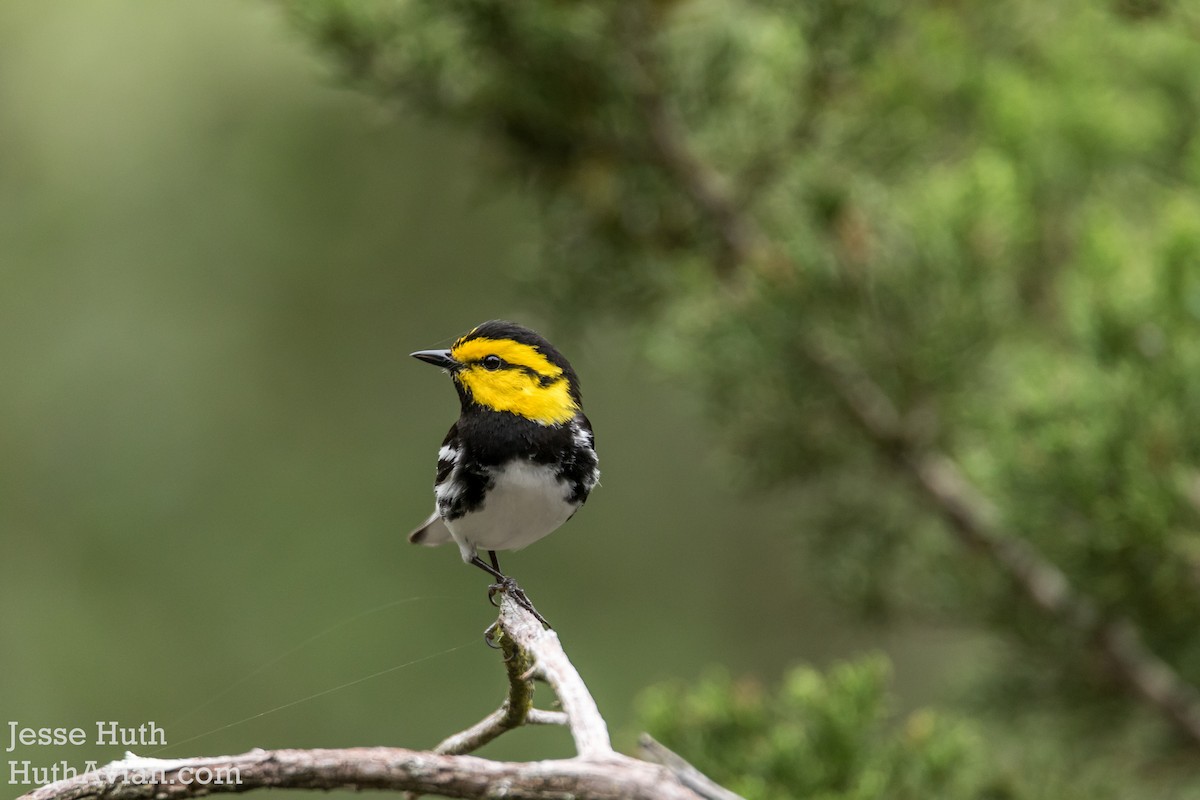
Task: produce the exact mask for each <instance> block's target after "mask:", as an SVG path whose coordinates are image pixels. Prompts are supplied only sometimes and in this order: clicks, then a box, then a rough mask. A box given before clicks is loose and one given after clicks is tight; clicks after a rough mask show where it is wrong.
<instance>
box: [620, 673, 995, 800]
mask: <svg viewBox="0 0 1200 800" xmlns="http://www.w3.org/2000/svg"><path fill="white" fill-rule="evenodd" d="M888 677H889V669H888V665H887V662H886V661H885V660H884V659H882V658H865V659H861V660H859V661H855V662H849V663H844V664H839V665H836V666H834V667H832V668H831V669H830V670H828V672H825V673H822V672H818V671H817V670H814V669H811V668H809V667H801V668H797V669H795V670H793V671H792V672H791V673H790V674H788V675H787V676H786V677H785V678H784V680H783V682H782V685H780V686H779V688H778V689H776V690H772V691H768V690H766V689H764V688H763V687H762V686H760V685H758V684H756V683H752V682H749V681H739V682H734V681H733V680H731V679H730V678H729V676H728V675H727V674H726V673H724V672H713V673H711V674H709V675H707V676H706V677H704V678H703V679H701V680H700V681H699V682H698V683H697V684H696V685H695V686H692V687H682V686H660V687H655V688H652V689H650V690H647V691H646V692H645V694H644V695H643V696H642V698H641V703H640V705H641V715H642V723H643V724H644V726H645V727H646V730H648V731H649V732H650V734H651V735H652V736H654V737H655V738H657V739H658V740H659V741H661V742H662V743H663V744H665V745H666V746H667V747H670V748H671V749H673V750H676V751H677V752H680V753H686V754H687V755H688V758H689V760H691V761H692V763H693V764H694V765H695V766H696V767H697V768H699V769H700V770H701V771H702V772H704V773H705V774H707V775H710V776H711V777H713V779H714V780H717V781H718V782H719V783H721V784H722V785H724V786H727V787H729V788H730V789H732V790H733V791H736V792H738V793H739V794H741V795H743V796H745V797H748V798H760V799H761V800H769V799H770V798H780V800H783V799H784V798H796V797H805V798H819V800H872V798H880V800H882V799H883V798H894V799H895V800H906V799H907V798H911V799H912V800H918V799H919V798H927V797H938V798H945V800H958V798H973V799H975V800H983V798H987V799H988V800H1004V799H1005V798H1015V797H1017V796H1018V794H1017V789H1016V788H1015V787H1014V786H1013V785H1012V783H1011V781H1009V780H1008V779H1007V778H1005V777H1003V776H1001V775H999V774H998V773H996V772H995V770H994V768H993V767H991V766H990V765H989V763H988V758H987V752H986V748H985V746H984V741H983V739H982V738H981V737H980V735H979V733H978V732H977V731H975V730H974V729H972V728H971V726H970V725H969V724H967V723H965V722H962V721H959V720H955V719H951V718H949V717H946V716H944V715H942V714H938V713H935V712H933V711H930V710H918V711H914V712H912V713H910V714H908V715H906V716H905V717H904V718H903V719H901V720H892V719H890V715H889V710H888V700H887V679H888Z"/></svg>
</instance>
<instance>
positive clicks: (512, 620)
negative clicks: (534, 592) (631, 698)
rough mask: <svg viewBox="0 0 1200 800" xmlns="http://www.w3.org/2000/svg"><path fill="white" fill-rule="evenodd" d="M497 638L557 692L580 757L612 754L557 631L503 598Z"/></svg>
mask: <svg viewBox="0 0 1200 800" xmlns="http://www.w3.org/2000/svg"><path fill="white" fill-rule="evenodd" d="M498 631H499V636H498V637H497V641H499V642H500V645H501V647H509V646H511V645H514V644H515V646H516V648H517V649H518V650H519V651H521V652H522V653H523V654H524V655H523V656H522V658H524V659H528V663H529V664H530V667H529V669H530V671H531V672H530V677H534V676H536V677H539V678H541V679H542V680H544V681H546V683H548V684H550V688H552V689H553V690H554V693H555V694H556V695H558V701H559V703H560V704H561V705H562V709H563V712H564V713H565V714H566V718H567V727H568V728H570V730H571V737H572V738H573V739H574V740H575V751H576V752H577V753H578V754H579V756H580V757H581V758H606V757H608V756H611V755H613V754H614V753H613V748H612V742H611V741H610V740H609V738H608V725H607V724H606V723H605V722H604V717H602V716H600V709H598V708H597V707H596V701H595V700H593V699H592V693H591V692H589V691H588V688H587V685H586V684H584V682H583V678H581V677H579V673H578V672H577V671H576V670H575V667H574V666H572V665H571V661H570V659H568V658H567V654H566V653H565V652H563V649H562V643H560V642H559V640H558V634H557V633H555V632H554V631H552V630H545V629H544V628H542V625H541V623H540V622H538V621H537V620H536V619H534V617H533V615H532V614H530V613H529V612H527V611H526V610H525V609H523V608H521V607H520V606H519V605H518V604H516V603H513V602H508V601H507V595H505V600H504V601H502V602H501V603H500V620H499V625H498Z"/></svg>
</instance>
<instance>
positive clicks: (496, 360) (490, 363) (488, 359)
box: [481, 356, 504, 372]
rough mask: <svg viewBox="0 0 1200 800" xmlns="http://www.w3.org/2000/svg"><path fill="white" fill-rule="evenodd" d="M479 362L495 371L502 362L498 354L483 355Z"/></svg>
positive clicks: (485, 367)
mask: <svg viewBox="0 0 1200 800" xmlns="http://www.w3.org/2000/svg"><path fill="white" fill-rule="evenodd" d="M481 363H482V364H483V368H484V369H486V370H488V371H490V372H495V371H496V370H498V369H500V365H501V364H503V363H504V362H503V361H501V360H500V356H485V357H484V359H483V361H482V362H481Z"/></svg>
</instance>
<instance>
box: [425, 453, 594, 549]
mask: <svg viewBox="0 0 1200 800" xmlns="http://www.w3.org/2000/svg"><path fill="white" fill-rule="evenodd" d="M494 481H495V484H494V485H493V486H492V488H491V489H489V490H488V493H487V498H486V500H485V501H484V504H483V507H482V508H480V509H477V510H476V511H474V512H472V513H470V514H467V515H466V516H463V517H460V518H458V519H456V520H454V521H452V522H447V523H446V527H448V528H449V529H450V534H451V535H452V536H453V537H454V541H456V542H457V543H458V548H459V550H460V551H461V552H462V556H463V560H464V561H470V560H471V559H472V558H474V556H475V554H476V551H477V550H520V549H521V548H522V547H527V546H528V545H531V544H533V543H534V542H536V541H537V540H538V539H541V538H542V537H543V536H545V535H546V534H548V533H550V532H552V531H553V530H555V529H556V528H557V527H558V526H560V525H562V524H563V523H564V522H566V521H567V518H568V517H570V516H571V514H573V513H574V512H575V509H576V508H577V506H575V505H573V504H571V503H569V502H567V495H568V487H567V484H566V483H564V482H562V481H560V480H558V479H557V478H556V477H555V475H554V468H553V467H549V466H544V465H540V464H533V463H530V462H528V461H511V462H509V463H508V464H506V465H504V466H503V467H501V468H500V469H499V470H498V471H497V472H496V474H495V476H494Z"/></svg>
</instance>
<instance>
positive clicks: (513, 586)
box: [470, 550, 554, 629]
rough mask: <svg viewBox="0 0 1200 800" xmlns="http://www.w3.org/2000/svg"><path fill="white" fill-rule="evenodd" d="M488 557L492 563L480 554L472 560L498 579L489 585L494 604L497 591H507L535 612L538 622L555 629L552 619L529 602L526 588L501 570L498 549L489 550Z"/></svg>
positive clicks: (521, 604)
mask: <svg viewBox="0 0 1200 800" xmlns="http://www.w3.org/2000/svg"><path fill="white" fill-rule="evenodd" d="M488 557H489V560H490V561H491V562H492V563H491V564H488V563H487V562H486V561H484V560H483V559H482V558H480V557H479V556H475V557H474V558H472V559H471V562H470V563H472V564H474V565H475V566H477V567H479V568H480V569H481V570H483V571H484V572H486V573H488V574H489V575H491V576H492V577H493V578H495V579H496V582H495V583H493V584H492V585H491V586H489V587H488V601H489V602H490V603H491V604H492V605H497V603H496V592H507V593H508V594H509V596H511V597H512V599H513V600H516V601H517V605H519V606H520V607H521V608H523V609H525V610H526V611H528V612H529V613H530V614H533V616H534V617H536V618H537V621H538V622H540V623H542V624H543V625H545V626H546V627H547V628H551V629H553V627H554V626H553V625H551V624H550V621H549V620H547V619H546V618H545V617H543V616H542V615H541V614H539V613H538V610H537V609H536V608H534V607H533V603H531V602H529V596H528V595H526V594H525V590H524V589H522V588H521V587H520V586H518V585H517V582H516V581H515V580H513V579H512V578H510V577H508V576H507V575H505V574H504V573H503V572H501V571H500V562H499V561H498V560H497V558H496V551H495V550H489V551H488Z"/></svg>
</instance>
